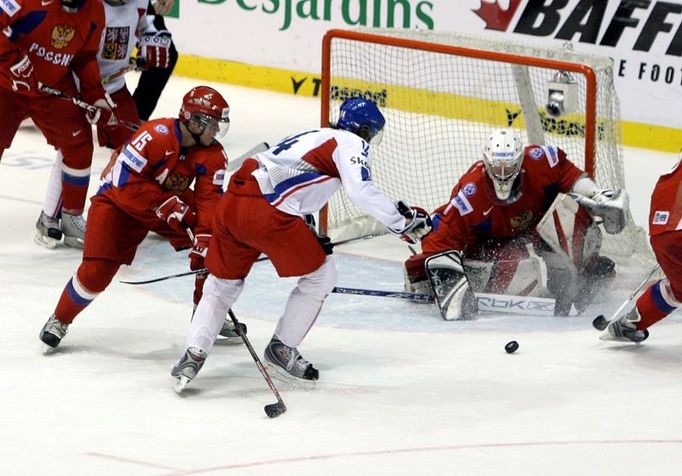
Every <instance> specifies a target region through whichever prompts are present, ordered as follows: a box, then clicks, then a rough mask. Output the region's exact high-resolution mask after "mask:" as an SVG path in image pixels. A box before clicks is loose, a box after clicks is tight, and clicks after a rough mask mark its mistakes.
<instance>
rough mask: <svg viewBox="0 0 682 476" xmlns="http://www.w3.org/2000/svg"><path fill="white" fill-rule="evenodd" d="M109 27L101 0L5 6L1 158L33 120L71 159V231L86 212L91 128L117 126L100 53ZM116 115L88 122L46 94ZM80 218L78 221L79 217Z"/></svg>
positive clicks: (0, 39)
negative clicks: (74, 99)
mask: <svg viewBox="0 0 682 476" xmlns="http://www.w3.org/2000/svg"><path fill="white" fill-rule="evenodd" d="M103 27H104V10H103V7H102V3H101V2H100V1H95V0H54V1H41V0H6V1H3V2H0V28H1V29H2V30H3V33H4V34H3V35H0V110H2V115H1V116H0V157H2V153H3V151H4V150H5V149H8V148H9V147H10V146H11V144H12V140H13V139H14V136H15V134H16V132H17V129H18V128H19V125H20V124H21V121H22V120H23V119H25V118H26V117H30V118H31V119H32V120H33V122H34V123H35V125H36V126H37V127H38V128H39V129H40V130H41V131H42V133H43V134H44V135H45V138H46V139H47V142H48V143H49V144H51V145H53V146H54V147H55V148H58V149H60V150H61V152H62V154H63V156H64V172H63V174H62V182H63V189H64V208H63V209H64V215H65V220H64V223H65V229H64V232H65V234H70V233H71V232H72V231H73V230H72V229H71V228H69V226H70V225H72V224H73V222H74V220H76V221H77V217H79V216H80V215H81V214H82V213H83V209H84V207H85V198H86V196H87V191H88V184H89V180H90V165H91V163H92V153H93V145H92V139H91V134H89V131H90V123H89V122H88V120H90V121H91V122H97V121H99V120H103V121H109V120H111V121H112V122H113V121H115V118H114V117H113V116H112V115H111V112H110V111H111V107H112V105H113V103H111V102H110V101H109V100H108V98H107V96H106V94H105V91H104V89H103V88H102V85H101V84H100V73H99V68H98V66H97V57H96V55H97V50H98V48H99V41H100V37H101V35H102V29H103ZM74 75H75V76H77V78H78V81H79V83H80V90H81V91H82V94H81V95H80V96H81V98H82V99H83V100H84V101H86V102H87V103H90V104H93V105H95V106H98V107H100V108H103V109H106V110H109V112H108V113H107V114H101V113H100V114H94V115H91V116H90V117H89V118H88V117H86V113H85V111H84V109H82V108H79V107H77V106H76V105H75V104H73V103H72V102H71V101H68V100H65V99H62V98H59V97H56V96H54V95H49V94H46V93H45V92H43V90H42V89H41V85H44V86H49V87H51V88H54V89H56V90H58V91H61V92H62V93H65V94H66V95H68V96H72V97H75V96H78V90H77V88H76V80H75V79H74ZM74 217H75V218H74ZM74 226H75V225H74Z"/></svg>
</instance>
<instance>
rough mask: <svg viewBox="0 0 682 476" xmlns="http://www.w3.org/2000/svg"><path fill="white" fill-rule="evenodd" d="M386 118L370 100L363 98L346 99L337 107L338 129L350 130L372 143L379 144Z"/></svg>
mask: <svg viewBox="0 0 682 476" xmlns="http://www.w3.org/2000/svg"><path fill="white" fill-rule="evenodd" d="M385 124H386V119H384V115H383V114H381V111H379V108H378V107H377V105H376V104H374V103H373V102H372V101H368V100H367V99H363V98H350V99H346V100H345V101H344V102H343V103H342V104H341V108H340V109H339V120H338V121H337V123H336V127H337V128H338V129H343V130H344V131H349V132H352V133H353V134H355V135H357V136H360V137H362V138H363V139H364V140H365V141H367V142H368V143H370V142H371V143H372V145H375V146H377V145H379V144H380V143H381V138H382V137H383V132H384V125H385Z"/></svg>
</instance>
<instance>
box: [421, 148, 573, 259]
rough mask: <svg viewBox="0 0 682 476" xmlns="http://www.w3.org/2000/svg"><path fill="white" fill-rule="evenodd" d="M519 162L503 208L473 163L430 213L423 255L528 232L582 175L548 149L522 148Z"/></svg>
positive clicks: (558, 151)
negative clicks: (516, 187)
mask: <svg viewBox="0 0 682 476" xmlns="http://www.w3.org/2000/svg"><path fill="white" fill-rule="evenodd" d="M522 160H523V164H522V168H521V172H520V180H521V183H520V196H519V198H518V199H517V200H516V201H515V202H513V203H509V204H508V203H504V202H502V201H500V200H499V199H498V198H497V196H496V195H495V190H494V188H493V184H492V181H491V179H490V177H489V176H488V174H487V173H486V171H485V165H484V164H483V161H482V160H481V161H478V162H476V163H475V164H474V165H473V166H472V167H471V168H470V169H469V171H467V172H466V173H465V174H464V175H463V176H462V178H461V179H460V180H459V182H457V185H455V188H453V189H452V194H451V198H450V202H448V203H446V204H445V205H442V206H441V207H439V208H438V209H436V211H435V214H434V217H433V219H434V229H433V231H432V232H431V233H430V234H429V235H427V236H426V238H425V239H424V240H422V249H423V251H424V252H425V253H435V252H439V251H444V250H448V249H457V250H462V251H463V250H464V249H465V247H466V246H467V245H469V246H472V245H475V244H477V243H478V242H479V241H481V240H484V239H487V238H512V237H515V236H518V235H521V234H523V233H525V232H527V231H529V230H533V229H535V226H536V225H537V224H538V222H539V221H540V220H541V219H542V217H543V216H544V214H545V212H546V211H547V210H548V209H549V207H550V206H551V204H552V202H553V201H554V199H555V198H556V196H557V194H559V193H560V192H562V193H566V192H569V191H570V190H571V188H572V187H573V184H574V183H575V181H576V180H578V178H580V177H581V176H582V175H584V172H583V171H582V170H580V169H579V168H578V167H576V166H575V165H574V164H573V163H572V162H571V161H570V160H568V159H567V158H566V153H565V152H564V151H563V150H561V149H559V148H557V147H554V146H539V145H528V146H526V147H525V149H524V155H523V159H522Z"/></svg>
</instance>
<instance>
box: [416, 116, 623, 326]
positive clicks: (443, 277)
mask: <svg viewBox="0 0 682 476" xmlns="http://www.w3.org/2000/svg"><path fill="white" fill-rule="evenodd" d="M565 194H570V196H569V195H565ZM578 202H580V204H581V205H582V206H579V205H578ZM627 206H628V199H627V194H626V193H625V192H624V191H623V190H619V191H615V192H614V191H612V190H600V189H599V188H598V187H597V185H596V184H595V183H594V181H593V180H592V179H590V178H589V177H588V176H587V174H586V173H585V172H583V171H582V170H580V169H579V168H578V167H576V166H575V165H574V164H573V163H572V162H571V161H570V160H568V158H567V157H566V154H565V152H564V151H563V150H561V149H559V148H557V147H554V146H550V145H548V146H541V145H526V146H524V145H523V143H522V142H521V139H520V137H519V136H518V134H516V133H515V132H514V131H513V130H512V129H500V130H495V131H493V132H492V133H491V134H490V136H489V137H488V139H487V140H486V141H485V143H484V145H483V157H482V160H479V161H477V162H476V163H475V164H474V165H473V166H472V167H471V168H470V169H469V171H468V172H466V173H465V174H464V175H463V176H462V177H461V178H460V180H459V182H458V183H457V184H456V185H455V187H454V189H453V190H452V194H451V198H450V201H449V202H448V203H446V204H445V205H442V206H441V207H439V208H438V209H437V210H436V211H435V212H434V214H433V216H432V219H433V223H434V226H433V231H432V232H431V233H430V234H429V235H428V236H427V237H426V238H425V239H424V240H423V241H422V251H423V252H422V253H419V254H416V255H414V256H412V257H410V258H409V259H408V260H407V261H406V262H405V276H406V288H407V290H409V291H418V292H425V293H430V294H433V295H434V297H435V300H436V303H437V304H438V305H439V308H440V310H441V314H442V316H443V318H444V319H448V320H449V319H461V318H465V317H469V316H472V315H474V314H475V313H476V311H477V302H476V299H475V297H474V292H476V293H489V294H498V295H499V294H505V295H516V296H537V297H554V298H556V303H555V304H556V305H555V308H554V311H555V314H557V315H567V314H568V313H569V312H570V311H571V306H572V304H575V307H576V308H577V310H578V311H582V310H584V309H585V307H586V306H587V305H588V304H589V302H590V300H591V298H592V295H593V291H594V289H595V288H596V286H598V285H599V283H603V282H604V281H606V280H607V279H608V278H609V277H611V276H612V275H613V274H614V263H613V261H612V260H611V259H609V258H607V257H604V256H600V255H599V250H600V246H601V240H602V235H601V231H600V229H599V227H598V225H597V221H595V219H594V217H595V216H598V217H601V219H602V220H603V224H604V228H605V230H606V231H607V232H608V233H619V232H620V231H622V229H623V228H624V226H625V222H626V218H627V214H628V212H627ZM463 258H464V259H463ZM540 258H541V259H542V260H543V261H544V263H545V264H546V267H547V277H546V279H543V276H542V274H543V273H542V272H541V271H542V268H541V266H540V264H541V262H540ZM545 281H546V282H545Z"/></svg>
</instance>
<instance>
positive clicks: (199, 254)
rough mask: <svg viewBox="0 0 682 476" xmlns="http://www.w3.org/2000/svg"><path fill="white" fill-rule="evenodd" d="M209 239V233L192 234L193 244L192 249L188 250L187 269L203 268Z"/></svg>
mask: <svg viewBox="0 0 682 476" xmlns="http://www.w3.org/2000/svg"><path fill="white" fill-rule="evenodd" d="M210 240H211V235H209V234H202V233H200V234H198V235H194V246H193V247H192V251H190V252H189V269H191V270H192V271H196V270H197V269H203V268H205V266H204V258H206V253H207V252H208V242H209V241H210Z"/></svg>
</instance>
